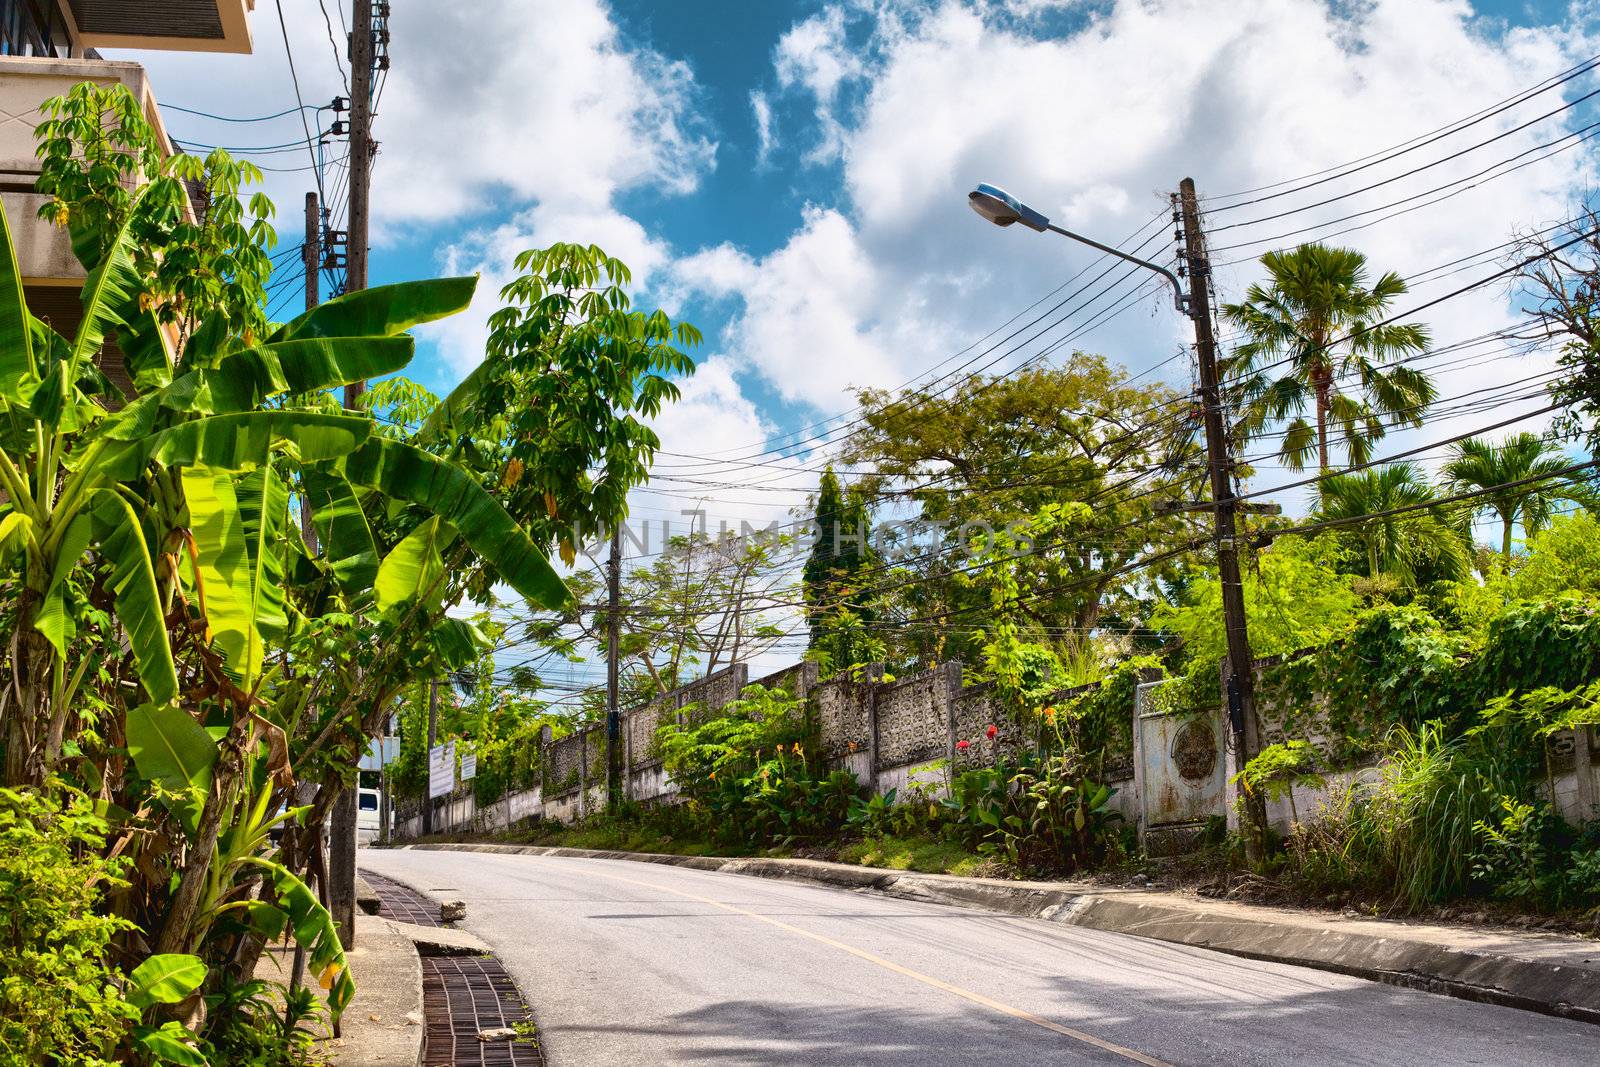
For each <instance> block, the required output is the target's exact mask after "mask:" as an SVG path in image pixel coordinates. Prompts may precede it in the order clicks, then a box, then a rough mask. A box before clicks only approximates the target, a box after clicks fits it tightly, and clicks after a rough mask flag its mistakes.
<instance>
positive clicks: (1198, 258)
mask: <svg viewBox="0 0 1600 1067" xmlns="http://www.w3.org/2000/svg"><path fill="white" fill-rule="evenodd" d="M1178 189H1179V192H1178V204H1177V208H1178V216H1179V221H1180V222H1181V223H1182V226H1183V245H1184V248H1183V255H1184V261H1185V263H1186V264H1187V265H1188V275H1189V314H1190V316H1191V317H1192V318H1193V319H1194V343H1195V354H1196V355H1197V356H1198V357H1199V363H1200V405H1201V408H1202V409H1203V410H1204V414H1205V431H1206V452H1207V455H1208V459H1209V466H1210V469H1211V501H1212V507H1213V509H1214V513H1215V515H1216V537H1217V572H1218V574H1219V576H1220V578H1221V581H1222V621H1223V628H1224V630H1225V631H1226V633H1227V638H1228V658H1227V662H1226V669H1225V672H1224V674H1225V677H1226V683H1225V685H1226V691H1227V695H1228V721H1229V725H1230V729H1231V732H1232V734H1233V750H1234V753H1235V756H1236V759H1237V761H1238V765H1239V767H1240V768H1241V769H1242V768H1243V767H1244V765H1245V764H1246V763H1248V762H1249V761H1250V760H1251V759H1253V758H1254V757H1255V755H1256V753H1258V752H1260V751H1261V740H1260V738H1259V737H1258V736H1257V727H1256V701H1255V665H1254V664H1255V657H1254V656H1253V655H1252V654H1251V652H1250V634H1249V629H1248V627H1247V625H1246V622H1245V612H1244V584H1243V582H1242V579H1241V578H1240V574H1239V548H1238V531H1237V525H1238V524H1237V513H1238V501H1237V500H1235V499H1234V493H1233V461H1232V458H1231V457H1230V456H1229V454H1228V432H1227V428H1226V427H1225V426H1224V425H1223V421H1222V390H1221V388H1220V385H1219V383H1218V380H1217V342H1216V337H1215V336H1214V335H1213V334H1212V332H1211V263H1210V260H1209V259H1208V258H1207V256H1206V247H1205V234H1204V233H1202V232H1201V230H1200V204H1199V198H1198V197H1196V196H1195V191H1194V179H1193V178H1185V179H1183V181H1182V182H1181V183H1180V184H1179V186H1178ZM1247 816H1248V821H1249V822H1250V823H1252V824H1253V825H1252V826H1250V827H1248V828H1247V833H1246V840H1247V841H1249V840H1253V841H1254V842H1255V843H1256V844H1257V845H1258V846H1259V843H1260V840H1261V838H1260V831H1261V830H1262V828H1264V827H1265V825H1266V810H1265V804H1264V802H1262V800H1261V798H1260V797H1255V796H1249V799H1248V800H1247Z"/></svg>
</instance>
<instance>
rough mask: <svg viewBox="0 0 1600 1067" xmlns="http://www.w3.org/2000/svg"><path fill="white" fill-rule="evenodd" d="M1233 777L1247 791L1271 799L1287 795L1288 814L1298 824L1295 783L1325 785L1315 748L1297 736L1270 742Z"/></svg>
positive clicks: (1308, 787)
mask: <svg viewBox="0 0 1600 1067" xmlns="http://www.w3.org/2000/svg"><path fill="white" fill-rule="evenodd" d="M1233 780H1234V781H1235V782H1238V783H1239V784H1240V785H1241V786H1242V787H1243V788H1244V789H1245V791H1246V792H1249V793H1258V794H1261V795H1262V796H1264V797H1265V798H1266V799H1268V800H1282V799H1284V798H1287V799H1288V801H1289V816H1290V818H1291V820H1293V822H1295V823H1298V822H1299V821H1300V813H1299V812H1298V811H1296V810H1295V806H1294V790H1295V786H1299V787H1300V788H1302V789H1310V788H1317V787H1319V786H1321V785H1322V784H1323V778H1322V775H1320V774H1318V773H1317V756H1316V750H1314V749H1313V748H1312V747H1311V745H1310V744H1309V743H1307V742H1305V741H1301V740H1298V739H1295V740H1290V741H1284V742H1282V743H1280V744H1274V745H1268V746H1267V747H1266V748H1264V749H1262V750H1261V751H1260V752H1258V753H1257V754H1256V756H1255V758H1254V759H1252V760H1251V761H1250V762H1249V763H1247V764H1245V765H1244V769H1243V770H1241V771H1240V772H1239V773H1238V774H1236V775H1234V776H1233Z"/></svg>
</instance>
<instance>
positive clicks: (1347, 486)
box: [1315, 463, 1471, 585]
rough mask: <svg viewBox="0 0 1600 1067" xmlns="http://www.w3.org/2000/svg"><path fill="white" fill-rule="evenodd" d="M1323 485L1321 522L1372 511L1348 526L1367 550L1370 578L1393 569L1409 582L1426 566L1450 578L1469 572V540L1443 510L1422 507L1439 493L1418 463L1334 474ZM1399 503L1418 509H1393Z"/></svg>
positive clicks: (1389, 573) (1402, 579) (1395, 573)
mask: <svg viewBox="0 0 1600 1067" xmlns="http://www.w3.org/2000/svg"><path fill="white" fill-rule="evenodd" d="M1321 488H1322V505H1321V507H1320V508H1319V509H1318V511H1317V514H1316V516H1315V518H1316V520H1317V521H1320V522H1330V521H1338V520H1355V519H1363V518H1364V517H1366V516H1373V517H1372V518H1366V519H1365V521H1359V522H1351V523H1350V524H1349V527H1348V528H1349V529H1350V531H1351V533H1352V534H1353V535H1354V536H1355V538H1356V540H1357V541H1358V542H1359V543H1360V544H1361V547H1362V548H1363V549H1365V550H1366V557H1367V576H1368V577H1371V578H1376V577H1377V576H1379V575H1380V574H1388V575H1392V576H1394V577H1395V578H1398V579H1399V580H1400V581H1401V582H1403V583H1405V584H1408V585H1410V584H1415V582H1416V580H1417V575H1418V573H1419V572H1420V571H1421V570H1422V569H1424V568H1427V569H1429V570H1431V571H1433V572H1434V573H1436V574H1438V575H1439V576H1440V577H1445V578H1461V577H1465V576H1466V574H1467V573H1468V571H1469V569H1470V567H1471V558H1470V554H1469V552H1468V549H1469V540H1468V538H1467V536H1466V535H1465V533H1464V531H1462V530H1461V529H1459V528H1457V527H1455V526H1453V525H1452V524H1451V523H1450V522H1449V521H1447V520H1446V518H1445V517H1444V515H1443V514H1442V513H1441V512H1440V511H1439V510H1438V509H1435V508H1428V507H1423V506H1421V505H1425V504H1427V503H1428V502H1429V501H1431V500H1433V499H1434V492H1433V486H1431V485H1429V484H1428V481H1427V479H1426V477H1425V476H1424V475H1423V473H1422V471H1421V469H1420V468H1418V467H1417V466H1416V465H1415V464H1412V463H1391V464H1389V465H1388V466H1384V467H1370V468H1368V469H1366V470H1361V471H1352V472H1350V473H1348V474H1330V475H1327V476H1326V477H1324V478H1323V479H1322V480H1321ZM1398 508H1411V509H1413V510H1410V511H1405V512H1402V513H1401V514H1398V515H1393V514H1389V512H1392V511H1394V510H1396V509H1398Z"/></svg>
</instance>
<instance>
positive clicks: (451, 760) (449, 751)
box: [428, 741, 456, 800]
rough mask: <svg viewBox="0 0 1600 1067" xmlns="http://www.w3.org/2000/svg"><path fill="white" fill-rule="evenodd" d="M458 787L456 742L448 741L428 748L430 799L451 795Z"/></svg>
mask: <svg viewBox="0 0 1600 1067" xmlns="http://www.w3.org/2000/svg"><path fill="white" fill-rule="evenodd" d="M455 787H456V743H455V742H454V741H446V742H445V743H444V744H442V745H435V746H433V748H431V749H429V750H428V799H429V800H432V799H433V798H434V797H443V796H449V795H450V791H451V790H453V789H454V788H455Z"/></svg>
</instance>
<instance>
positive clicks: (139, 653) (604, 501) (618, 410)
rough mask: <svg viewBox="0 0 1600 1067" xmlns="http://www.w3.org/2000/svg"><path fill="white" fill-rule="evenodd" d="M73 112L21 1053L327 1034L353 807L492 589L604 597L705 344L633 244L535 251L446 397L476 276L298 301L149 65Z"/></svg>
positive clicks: (233, 181) (279, 1040)
mask: <svg viewBox="0 0 1600 1067" xmlns="http://www.w3.org/2000/svg"><path fill="white" fill-rule="evenodd" d="M44 112H45V114H46V116H47V119H46V121H45V122H44V123H43V124H42V125H41V126H40V127H39V129H38V140H39V156H40V159H41V160H42V163H43V175H42V177H41V179H40V183H39V188H40V191H41V192H43V193H44V194H45V195H46V197H47V202H46V204H45V207H44V208H43V212H42V213H43V215H44V216H45V217H46V218H48V219H50V220H51V221H53V222H54V223H56V224H57V225H59V226H61V227H63V229H64V231H65V232H66V233H67V234H69V235H70V237H71V240H72V246H73V249H74V250H75V251H76V253H77V255H78V257H79V258H80V260H81V261H82V263H83V266H84V268H85V269H86V271H87V275H88V278H87V281H86V282H85V284H84V286H83V290H82V294H81V317H80V318H79V320H78V321H77V322H76V323H75V324H73V323H66V324H63V323H60V322H56V323H51V322H46V321H44V320H43V319H41V318H40V317H38V316H37V315H36V314H35V313H33V312H32V311H31V310H30V308H29V307H28V306H27V302H26V299H25V295H24V290H23V285H22V282H23V279H22V278H21V277H20V275H19V273H18V269H17V261H16V256H15V254H14V252H13V249H12V244H11V241H10V235H9V233H7V232H6V231H5V229H4V226H3V222H0V494H3V501H4V502H3V504H0V586H3V587H4V590H5V595H4V601H5V604H6V610H5V612H4V614H3V617H0V649H3V659H0V680H3V683H4V684H3V687H0V691H3V694H4V696H3V697H0V895H3V897H4V899H5V901H6V904H5V921H4V922H3V923H0V1064H5V1065H12V1064H16V1065H23V1064H27V1065H34V1064H55V1063H60V1064H69V1063H70V1064H110V1063H131V1064H141V1063H149V1064H158V1063H159V1064H181V1065H202V1064H208V1063H209V1064H213V1065H219V1067H220V1065H222V1064H228V1065H241V1064H252V1065H263V1067H266V1065H274V1064H294V1063H309V1062H313V1061H315V1060H317V1059H319V1058H320V1057H319V1056H318V1053H317V1051H316V1047H315V1044H314V1039H315V1038H317V1037H320V1036H326V1035H327V1034H328V1032H329V1028H330V1025H331V1024H332V1023H334V1022H335V1021H336V1020H337V1019H338V1017H339V1015H340V1013H341V1012H342V1011H343V1010H344V1009H345V1007H346V1005H348V1003H349V1001H350V998H351V996H352V994H353V992H354V989H355V984H354V980H353V978H352V976H351V974H350V971H349V967H348V966H347V963H346V958H345V954H344V947H343V944H342V943H341V931H339V930H338V929H336V927H335V923H334V920H333V917H332V916H331V915H330V912H329V910H328V908H327V900H328V893H329V886H328V877H327V874H326V872H327V859H326V856H325V850H324V845H323V832H324V827H325V824H326V821H327V818H328V815H329V813H330V811H331V810H332V809H333V806H334V803H335V801H336V799H337V798H338V797H339V796H340V795H341V794H343V793H345V791H346V790H347V789H349V788H350V787H351V786H352V783H353V782H354V780H355V774H356V763H357V760H358V759H359V757H360V756H361V754H362V753H363V752H364V751H365V749H366V748H367V745H368V743H369V739H370V738H371V737H373V736H374V735H375V734H377V733H378V732H380V728H381V725H382V724H383V723H384V721H385V720H387V718H388V717H389V716H390V714H391V713H393V712H394V711H395V710H396V709H397V703H398V698H399V697H400V696H401V695H402V694H404V693H406V692H408V691H410V689H411V688H413V687H414V686H415V685H416V684H417V683H419V682H421V681H423V680H426V679H431V678H438V677H441V676H446V675H448V674H449V672H451V671H456V670H460V669H463V668H466V667H469V666H471V665H472V664H473V663H474V662H475V660H476V658H477V657H478V656H479V655H480V654H482V653H484V652H486V651H488V650H490V649H492V647H493V644H494V635H495V633H496V631H495V629H494V627H493V625H492V620H491V619H490V617H489V614H488V613H489V612H490V611H492V610H493V609H494V608H496V607H497V606H498V604H499V601H498V599H497V597H499V596H505V597H510V598H514V601H515V602H516V603H519V604H520V603H522V602H526V603H528V604H531V605H533V606H535V607H537V608H539V609H542V610H547V611H550V612H552V613H554V614H558V615H559V614H560V613H562V612H566V611H570V610H572V609H571V598H570V594H569V592H568V590H567V589H566V588H565V586H564V585H563V583H562V581H561V580H560V578H559V577H558V576H557V574H556V571H555V568H554V567H553V565H552V564H551V563H550V562H549V558H550V557H552V556H558V557H561V558H564V559H566V560H568V561H570V560H572V559H573V558H574V555H575V553H576V551H577V548H578V546H580V545H581V544H583V543H586V542H587V541H589V540H592V539H594V538H595V537H596V536H597V535H598V532H599V531H604V530H607V529H609V528H610V526H611V525H612V524H613V523H615V522H616V521H617V520H618V518H620V516H621V514H622V512H623V510H624V500H625V498H626V494H627V492H628V490H629V488H631V487H632V486H633V485H634V484H636V483H637V482H638V481H639V480H640V479H642V477H643V476H644V472H645V470H646V469H647V467H648V464H649V462H650V459H651V456H652V455H653V450H654V448H655V447H656V439H655V436H654V434H653V433H652V432H651V431H650V430H649V429H648V428H647V427H646V426H645V424H644V420H646V419H648V418H649V417H651V416H652V415H654V414H655V413H656V412H657V411H658V410H659V409H660V406H661V405H662V404H663V403H667V402H670V401H671V400H672V399H674V398H675V397H676V395H677V386H676V385H675V384H674V380H675V379H681V378H682V376H684V375H686V374H688V373H690V372H692V369H693V364H692V363H691V362H690V360H689V357H688V356H687V355H686V354H685V350H686V349H687V348H689V347H692V346H693V345H694V344H696V343H697V341H698V335H697V334H696V333H695V331H694V330H693V328H692V327H689V326H687V325H681V324H674V323H672V322H671V321H669V320H668V319H667V317H666V316H665V315H663V314H661V313H659V312H644V311H640V310H637V309H634V308H632V307H631V305H630V303H629V300H628V298H627V296H626V295H625V293H624V291H623V287H624V286H625V285H626V284H627V281H628V273H627V269H626V267H624V266H623V265H622V264H621V263H619V262H617V261H616V260H614V259H612V258H610V257H608V256H606V255H605V253H604V252H603V251H601V250H600V249H598V248H594V247H592V246H590V247H583V246H575V245H557V246H553V247H551V248H548V249H542V250H535V251H530V252H528V253H525V254H524V255H522V256H520V257H518V258H517V260H516V262H515V269H516V271H517V272H518V276H517V277H516V278H515V280H513V281H512V282H511V283H510V284H509V285H507V286H506V288H505V289H504V291H503V292H502V293H501V298H502V300H503V302H504V306H503V307H502V308H501V309H500V310H499V311H498V312H496V314H495V316H494V319H493V322H492V324H491V336H490V342H489V351H488V353H487V354H486V358H485V360H484V362H483V363H482V365H481V366H480V367H479V368H478V369H477V370H476V371H475V372H474V373H472V374H471V375H469V376H468V378H467V380H466V381H464V382H463V383H462V384H461V385H460V386H459V387H458V388H457V389H456V390H454V391H453V392H452V393H451V394H450V395H449V396H447V397H444V398H436V397H434V396H432V395H431V394H429V393H428V392H427V391H426V390H424V389H422V388H421V387H420V386H418V385H416V384H415V383H413V382H410V381H408V380H407V379H405V378H403V377H400V376H398V372H400V371H402V370H404V369H405V368H406V366H407V364H408V363H409V362H410V361H411V358H412V355H413V352H414V342H413V340H412V338H411V337H410V336H409V334H408V333H407V331H408V330H409V329H410V328H411V327H412V326H414V325H417V324H419V323H425V322H429V321H433V320H437V319H440V318H443V317H445V316H448V315H452V314H455V313H458V312H460V311H462V310H463V309H464V308H466V307H467V305H468V303H469V301H470V300H471V298H472V295H473V292H474V289H475V287H476V284H477V280H476V279H475V278H446V279H439V280H428V281H420V282H413V283H406V284H400V285H391V286H383V287H379V288H376V289H371V290H368V291H364V292H355V293H349V294H346V295H342V296H338V297H336V298H334V299H332V300H329V301H327V302H326V303H323V304H321V305H320V306H318V307H316V308H315V309H313V310H311V311H308V312H306V313H304V314H302V315H298V316H296V317H295V318H293V319H291V320H290V321H287V322H274V321H270V320H269V318H268V316H267V312H266V295H267V286H268V284H269V279H270V276H271V272H272V270H273V266H274V263H275V262H276V259H275V256H274V253H273V251H272V250H273V247H274V244H275V241H276V237H275V234H274V232H273V229H272V226H271V223H270V219H271V216H272V213H273V208H272V205H271V204H270V203H269V202H268V201H267V200H266V199H265V198H264V197H263V196H261V195H260V194H259V193H256V192H253V191H252V190H251V186H252V185H253V184H254V183H256V182H257V181H259V179H260V175H259V173H258V172H257V171H256V170H255V168H254V167H253V166H251V165H250V164H248V163H243V162H236V161H234V160H233V159H231V158H229V157H228V155H227V154H226V153H225V152H222V151H220V150H219V151H215V152H213V153H212V154H210V155H209V156H207V157H205V158H204V159H199V158H194V157H190V156H184V155H178V156H174V157H170V158H167V157H164V156H163V154H162V151H161V149H160V146H159V145H158V143H157V138H156V134H155V133H154V131H153V130H152V129H151V128H150V126H149V125H148V124H147V123H146V122H145V119H144V116H143V111H142V108H141V105H140V104H139V102H137V101H136V100H134V98H133V97H132V96H131V95H129V93H128V92H127V91H126V90H125V89H124V88H122V87H121V86H114V87H112V88H109V89H107V88H101V87H98V86H96V85H93V84H87V83H86V84H84V85H80V86H78V87H76V88H74V89H73V90H72V91H71V92H70V93H69V94H67V95H66V96H64V97H62V98H59V99H56V100H52V101H49V102H47V103H46V104H45V105H44ZM68 327H70V328H68ZM62 329H65V332H61V330H62ZM119 370H120V371H121V372H125V374H126V378H125V379H120V380H124V381H125V382H131V386H132V392H127V391H125V388H126V386H120V387H119V386H118V384H116V383H117V380H119V377H118V375H117V373H116V372H118V371H119ZM369 380H371V381H372V382H373V386H372V388H370V389H368V390H367V391H366V392H364V393H362V394H360V397H359V399H358V400H357V401H356V402H355V403H354V404H353V406H349V407H347V406H345V405H344V404H343V403H341V399H340V395H339V391H340V390H341V389H342V388H343V387H345V386H347V385H351V384H353V383H360V382H366V381H369ZM462 605H465V607H464V608H459V609H458V607H459V606H462ZM473 612H477V613H478V620H474V619H473V618H471V617H469V616H470V615H471V614H472V613H473ZM480 621H481V623H482V625H480ZM487 681H488V680H486V684H487ZM518 736H519V735H518V734H517V733H516V730H515V728H514V727H511V726H507V733H506V737H507V741H508V742H510V741H512V740H514V739H515V738H516V737H518ZM508 775H509V777H508V779H507V780H508V781H509V782H515V781H516V780H517V779H516V777H515V769H514V767H513V768H511V769H510V770H509V771H508ZM273 945H277V946H280V947H287V946H292V951H288V952H285V953H284V954H283V956H282V961H283V962H282V966H274V965H273V964H272V962H271V961H268V962H267V963H266V964H265V965H264V966H263V965H262V964H263V960H264V956H265V954H266V952H267V949H268V948H269V946H273Z"/></svg>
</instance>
